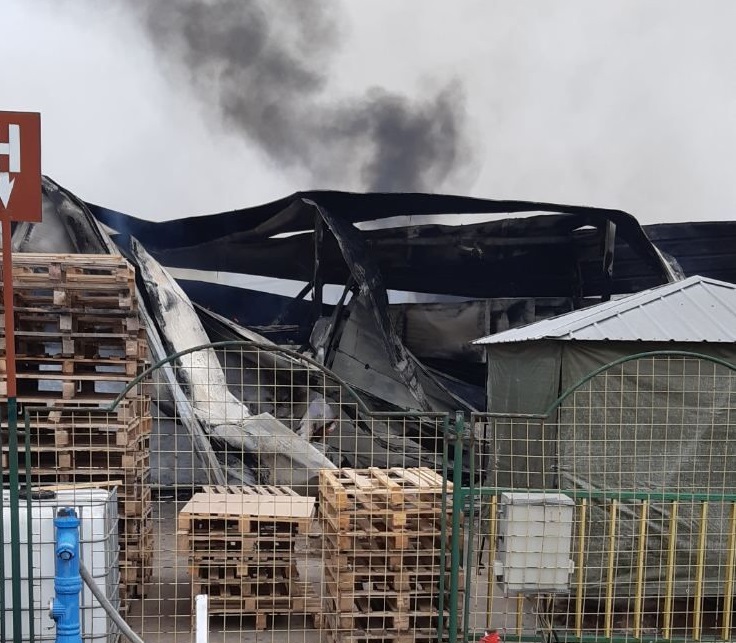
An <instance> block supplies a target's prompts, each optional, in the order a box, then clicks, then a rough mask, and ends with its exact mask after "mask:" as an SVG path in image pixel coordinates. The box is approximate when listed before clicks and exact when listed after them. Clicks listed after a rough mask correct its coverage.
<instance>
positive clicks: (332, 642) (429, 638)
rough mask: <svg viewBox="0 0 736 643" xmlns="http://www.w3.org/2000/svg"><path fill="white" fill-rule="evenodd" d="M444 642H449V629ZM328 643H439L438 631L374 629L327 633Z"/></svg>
mask: <svg viewBox="0 0 736 643" xmlns="http://www.w3.org/2000/svg"><path fill="white" fill-rule="evenodd" d="M444 631H445V634H444V636H443V638H442V641H447V640H448V639H447V628H445V630H444ZM327 641H328V643H438V641H439V639H438V638H437V630H434V629H429V630H417V629H413V630H411V631H409V632H390V631H387V630H380V629H373V630H371V631H370V632H365V631H362V630H355V631H353V632H334V631H328V632H327Z"/></svg>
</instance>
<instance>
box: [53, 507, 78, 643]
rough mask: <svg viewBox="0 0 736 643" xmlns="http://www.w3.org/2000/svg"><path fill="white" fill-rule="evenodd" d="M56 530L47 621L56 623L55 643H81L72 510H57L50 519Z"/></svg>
mask: <svg viewBox="0 0 736 643" xmlns="http://www.w3.org/2000/svg"><path fill="white" fill-rule="evenodd" d="M54 526H55V527H56V576H54V590H55V592H56V598H54V599H52V601H51V606H50V611H51V618H53V619H54V621H56V643H82V628H81V622H80V619H79V613H80V605H79V595H80V593H81V591H82V576H81V575H80V573H79V518H77V513H76V511H74V509H72V508H70V507H65V508H63V509H59V511H58V512H57V514H56V518H54Z"/></svg>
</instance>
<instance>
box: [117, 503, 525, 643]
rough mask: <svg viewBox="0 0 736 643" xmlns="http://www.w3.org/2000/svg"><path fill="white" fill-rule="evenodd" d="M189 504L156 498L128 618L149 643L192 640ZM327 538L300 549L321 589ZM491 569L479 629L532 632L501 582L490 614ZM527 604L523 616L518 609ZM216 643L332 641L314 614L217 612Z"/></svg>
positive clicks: (479, 598)
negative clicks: (185, 529) (146, 557)
mask: <svg viewBox="0 0 736 643" xmlns="http://www.w3.org/2000/svg"><path fill="white" fill-rule="evenodd" d="M184 504H185V503H184V502H182V501H177V500H174V499H171V500H159V501H157V502H156V503H155V507H154V511H155V513H154V519H155V545H154V547H155V551H154V558H153V578H152V579H151V582H150V583H149V585H148V592H147V596H146V598H145V599H143V600H136V601H133V603H132V604H131V608H130V611H129V613H128V615H127V617H126V618H127V621H128V623H129V624H130V625H131V626H132V627H133V629H134V630H135V631H136V632H137V633H138V634H139V635H141V637H142V638H143V639H144V640H145V641H146V643H185V642H186V643H191V642H192V641H193V640H194V636H193V620H192V599H191V584H190V581H189V570H188V562H187V556H186V554H180V553H179V552H177V543H176V516H177V514H178V511H179V510H180V509H181V508H182V506H183V505H184ZM322 546H323V544H322V538H320V537H307V536H305V537H304V538H303V540H301V541H300V542H299V543H298V544H297V547H296V551H295V553H294V558H295V561H296V563H297V565H298V569H299V575H300V578H302V579H306V580H308V581H310V582H311V583H312V584H313V587H314V589H315V592H316V593H318V594H319V592H321V591H322V590H321V586H322V576H323V565H322V560H323V552H322ZM488 589H489V585H488V570H487V566H486V567H485V568H483V569H481V570H480V573H476V574H473V575H472V577H471V592H470V597H471V598H470V614H471V618H470V624H471V626H472V628H473V629H474V630H482V629H485V628H487V627H489V626H491V627H495V628H498V629H501V628H506V629H507V630H508V631H509V632H515V631H516V628H517V626H518V625H521V626H522V627H523V629H524V631H525V633H527V634H531V633H533V632H534V629H535V619H534V616H533V614H532V610H531V606H530V604H529V603H528V602H526V603H523V604H520V603H518V602H517V600H516V599H504V598H503V597H501V596H499V590H498V588H497V587H496V588H495V590H494V597H493V599H492V601H491V606H492V614H491V617H490V619H489V618H488V599H487V597H488ZM519 608H521V617H519V616H518V610H519ZM209 632H210V639H209V640H210V643H234V642H238V643H266V642H271V643H318V642H321V641H327V632H326V631H320V630H317V629H315V628H314V624H313V622H312V619H311V618H310V617H306V618H305V617H303V616H279V617H275V618H273V619H272V620H271V619H269V623H268V629H266V630H264V631H256V629H255V620H254V618H253V617H247V616H246V617H239V616H231V617H228V618H223V617H221V616H211V617H210V623H209Z"/></svg>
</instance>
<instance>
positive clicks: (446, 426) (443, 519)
mask: <svg viewBox="0 0 736 643" xmlns="http://www.w3.org/2000/svg"><path fill="white" fill-rule="evenodd" d="M449 439H450V418H449V417H444V418H442V513H441V515H440V531H441V533H442V547H441V548H440V596H439V604H438V605H437V611H438V613H439V615H440V617H439V618H438V619H437V640H438V641H442V637H443V635H444V633H445V619H444V616H443V615H444V613H445V602H446V596H445V591H446V589H447V588H446V587H445V585H446V582H445V581H446V577H447V573H446V571H447V551H446V550H447V545H446V543H447V473H448V460H449V450H448V440H449Z"/></svg>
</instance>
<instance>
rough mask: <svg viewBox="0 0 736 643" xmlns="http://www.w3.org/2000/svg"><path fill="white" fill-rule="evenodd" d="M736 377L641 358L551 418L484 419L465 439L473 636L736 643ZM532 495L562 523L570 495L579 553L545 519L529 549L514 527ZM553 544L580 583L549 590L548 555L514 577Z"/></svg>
mask: <svg viewBox="0 0 736 643" xmlns="http://www.w3.org/2000/svg"><path fill="white" fill-rule="evenodd" d="M734 370H735V367H734V365H732V364H730V363H727V362H724V361H722V360H719V359H715V358H712V357H710V356H706V355H699V354H693V353H687V352H676V351H667V352H657V353H646V354H639V355H633V356H630V357H627V358H624V359H621V360H617V361H616V362H613V363H611V364H608V365H606V366H605V367H603V368H600V369H598V370H596V371H595V372H593V373H591V374H590V375H589V376H587V377H586V378H584V379H583V380H582V381H581V382H579V383H578V384H576V385H575V386H574V387H572V388H571V389H570V390H568V391H567V392H565V394H564V395H562V396H561V397H560V398H559V399H558V400H557V401H556V402H555V403H554V404H553V405H552V407H551V408H550V409H549V410H548V411H547V412H546V413H544V414H541V415H503V414H492V413H485V414H484V413H478V414H474V415H473V416H472V417H471V418H470V425H469V427H468V428H467V430H466V431H464V433H463V439H464V448H465V452H466V458H467V459H468V460H469V462H470V464H471V467H472V468H473V470H472V471H471V473H470V475H469V477H468V483H467V484H466V485H465V486H464V487H463V488H462V489H459V490H457V494H458V495H459V498H456V503H457V504H458V505H462V506H463V507H464V508H465V511H466V516H467V534H466V538H465V544H466V551H465V557H464V567H465V570H466V572H467V573H466V576H465V579H464V581H465V588H464V589H465V597H464V609H463V614H462V618H461V620H462V622H463V628H462V631H463V640H465V641H468V640H474V639H477V638H478V637H479V636H480V635H482V633H483V631H484V630H486V629H488V628H493V629H498V630H499V631H500V632H501V634H502V636H503V637H504V638H505V639H506V640H538V639H540V638H543V639H544V640H552V639H554V640H556V641H557V640H567V641H619V640H646V641H656V640H696V641H697V640H702V639H713V640H724V641H726V640H732V638H733V633H734V632H733V609H734V604H733V603H734V564H735V562H736V473H735V472H734V471H733V462H735V461H736V460H735V459H734V456H736V440H735V439H734V438H736V412H735V411H734V409H736V406H735V405H734V402H735V401H736V373H735V372H734ZM529 493H532V494H533V493H539V494H543V495H542V496H540V497H537V500H539V498H542V499H543V500H541V501H540V503H541V504H543V505H544V508H543V509H541V510H540V511H543V512H544V511H546V512H547V513H546V514H544V513H543V514H542V515H545V516H548V519H549V517H550V516H551V519H552V520H553V521H554V520H557V519H560V520H562V519H561V518H560V516H562V515H563V513H564V512H562V510H560V509H559V508H558V507H557V506H556V503H558V502H559V500H558V499H557V495H558V494H559V493H562V494H564V495H565V496H566V497H567V498H569V503H570V504H571V505H572V512H571V514H570V516H571V524H569V525H567V528H569V530H570V534H569V535H570V539H569V545H567V544H566V545H564V547H563V546H562V545H561V544H560V543H561V540H560V538H559V537H558V532H557V531H555V530H554V529H552V528H550V527H549V524H550V523H547V524H546V525H545V524H539V523H536V524H535V523H534V520H535V519H536V518H534V516H533V514H532V513H531V510H529V513H528V515H527V517H528V522H525V523H523V524H522V525H521V526H522V532H521V537H522V539H521V540H519V536H520V534H519V531H518V530H519V528H520V523H518V522H516V523H513V526H510V525H512V523H511V522H510V520H511V519H510V518H509V516H511V515H517V516H518V511H517V513H516V514H514V513H513V510H512V508H511V507H512V505H513V503H514V502H518V501H519V500H518V499H519V498H521V500H522V501H523V500H524V499H525V495H524V494H529ZM519 494H521V495H519ZM529 497H531V496H526V498H529ZM523 529H527V530H528V531H527V532H524V531H523ZM535 529H538V531H535ZM525 536H529V538H526V539H524V538H523V537H525ZM532 536H533V537H532ZM537 537H538V538H537ZM545 537H546V538H547V539H548V543H547V544H548V545H549V543H552V545H553V546H554V547H556V548H557V549H556V550H554V549H553V551H552V552H551V554H549V556H551V558H549V557H548V559H547V563H543V564H549V560H551V559H554V558H555V556H557V558H564V559H565V560H567V559H569V563H570V568H569V570H570V573H569V577H568V578H567V581H566V586H565V587H556V588H553V589H550V588H549V586H546V585H545V584H544V583H543V582H542V581H543V580H544V579H543V577H542V576H540V574H538V573H537V570H538V568H539V566H540V557H539V556H538V555H537V553H538V552H537V551H526V552H516V554H518V556H517V557H516V558H513V560H514V562H513V564H511V563H508V565H507V566H506V567H504V565H503V562H504V559H505V560H506V561H508V560H512V558H511V557H510V556H511V555H510V553H509V551H507V549H508V548H510V547H512V545H511V544H510V543H512V542H513V543H519V542H524V543H529V542H532V541H534V542H536V543H537V544H538V546H539V547H542V548H544V546H543V545H541V544H540V543H542V542H543V541H544V539H545ZM514 538H515V539H516V540H514ZM535 538H536V540H535ZM547 549H549V547H547ZM500 550H501V551H500ZM525 556H526V558H527V559H528V563H527V564H528V566H529V568H530V569H531V571H528V570H527V571H523V570H522V571H523V573H525V574H527V576H526V578H525V579H524V581H523V582H521V583H518V582H517V580H518V573H519V569H517V568H515V567H513V565H517V564H520V565H521V566H522V567H523V565H524V564H525V563H523V562H522V563H519V560H520V559H524V557H525ZM500 559H501V560H500ZM542 560H543V559H542ZM494 563H495V568H494ZM514 574H517V577H516V580H514V578H512V576H513V575H514ZM524 582H526V583H527V585H528V586H527V587H522V585H523V584H524ZM535 584H536V585H535ZM535 586H537V587H540V589H537V590H535V589H534V587H535ZM509 588H511V589H509ZM514 588H515V591H514ZM520 588H521V589H520Z"/></svg>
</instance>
